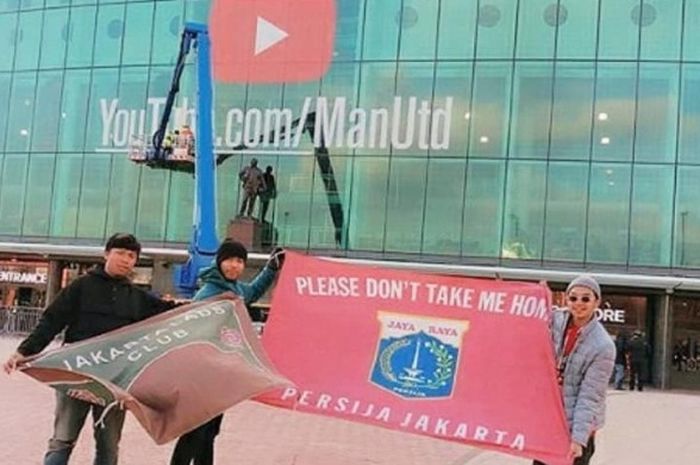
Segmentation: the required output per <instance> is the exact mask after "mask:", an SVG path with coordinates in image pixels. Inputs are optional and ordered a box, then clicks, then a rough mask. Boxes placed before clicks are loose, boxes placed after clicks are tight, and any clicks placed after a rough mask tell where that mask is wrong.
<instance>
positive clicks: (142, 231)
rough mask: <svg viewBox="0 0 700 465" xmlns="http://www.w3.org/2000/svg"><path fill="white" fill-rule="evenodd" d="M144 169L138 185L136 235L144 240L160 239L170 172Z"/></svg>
mask: <svg viewBox="0 0 700 465" xmlns="http://www.w3.org/2000/svg"><path fill="white" fill-rule="evenodd" d="M146 170H147V171H144V172H142V174H141V184H140V186H139V199H138V209H137V212H138V213H137V218H136V235H137V236H138V237H140V238H142V239H143V240H146V241H160V240H163V238H164V237H165V226H166V212H167V209H168V205H167V204H166V201H167V199H168V190H169V184H170V182H169V181H170V176H171V173H169V172H166V171H163V170H151V169H147V168H146Z"/></svg>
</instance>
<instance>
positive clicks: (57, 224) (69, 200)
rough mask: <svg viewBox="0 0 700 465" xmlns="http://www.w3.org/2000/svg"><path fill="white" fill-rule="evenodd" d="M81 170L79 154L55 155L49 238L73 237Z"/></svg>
mask: <svg viewBox="0 0 700 465" xmlns="http://www.w3.org/2000/svg"><path fill="white" fill-rule="evenodd" d="M82 169H83V156H82V155H81V154H79V153H61V154H58V155H56V169H55V171H54V178H53V197H52V201H51V236H56V237H75V233H76V226H77V224H78V201H79V200H80V185H81V177H82Z"/></svg>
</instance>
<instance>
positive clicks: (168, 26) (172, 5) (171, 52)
mask: <svg viewBox="0 0 700 465" xmlns="http://www.w3.org/2000/svg"><path fill="white" fill-rule="evenodd" d="M185 3H186V2H179V1H175V2H170V1H164V2H156V13H155V19H154V20H153V53H152V54H151V57H152V58H151V63H152V64H174V63H175V60H176V59H177V54H178V44H179V43H180V41H179V40H178V38H179V37H180V34H181V32H182V24H183V21H182V11H183V5H184V4H185Z"/></svg>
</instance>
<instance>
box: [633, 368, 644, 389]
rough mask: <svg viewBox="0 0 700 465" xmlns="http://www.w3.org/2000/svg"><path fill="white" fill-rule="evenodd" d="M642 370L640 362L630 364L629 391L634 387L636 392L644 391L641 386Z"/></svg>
mask: <svg viewBox="0 0 700 465" xmlns="http://www.w3.org/2000/svg"><path fill="white" fill-rule="evenodd" d="M643 368H644V363H642V362H631V363H630V391H632V390H634V388H635V386H636V387H637V390H639V391H641V390H643V389H644V387H643V386H642V369H643Z"/></svg>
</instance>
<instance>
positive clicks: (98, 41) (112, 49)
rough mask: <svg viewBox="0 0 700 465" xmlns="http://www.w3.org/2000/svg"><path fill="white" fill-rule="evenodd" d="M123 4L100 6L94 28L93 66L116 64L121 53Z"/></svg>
mask: <svg viewBox="0 0 700 465" xmlns="http://www.w3.org/2000/svg"><path fill="white" fill-rule="evenodd" d="M124 7H125V5H123V4H122V5H109V6H100V7H99V9H98V10H97V26H96V29H95V50H97V52H96V53H95V55H94V64H95V66H110V65H118V64H119V62H120V60H121V55H122V38H123V36H124V10H125V8H124Z"/></svg>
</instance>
